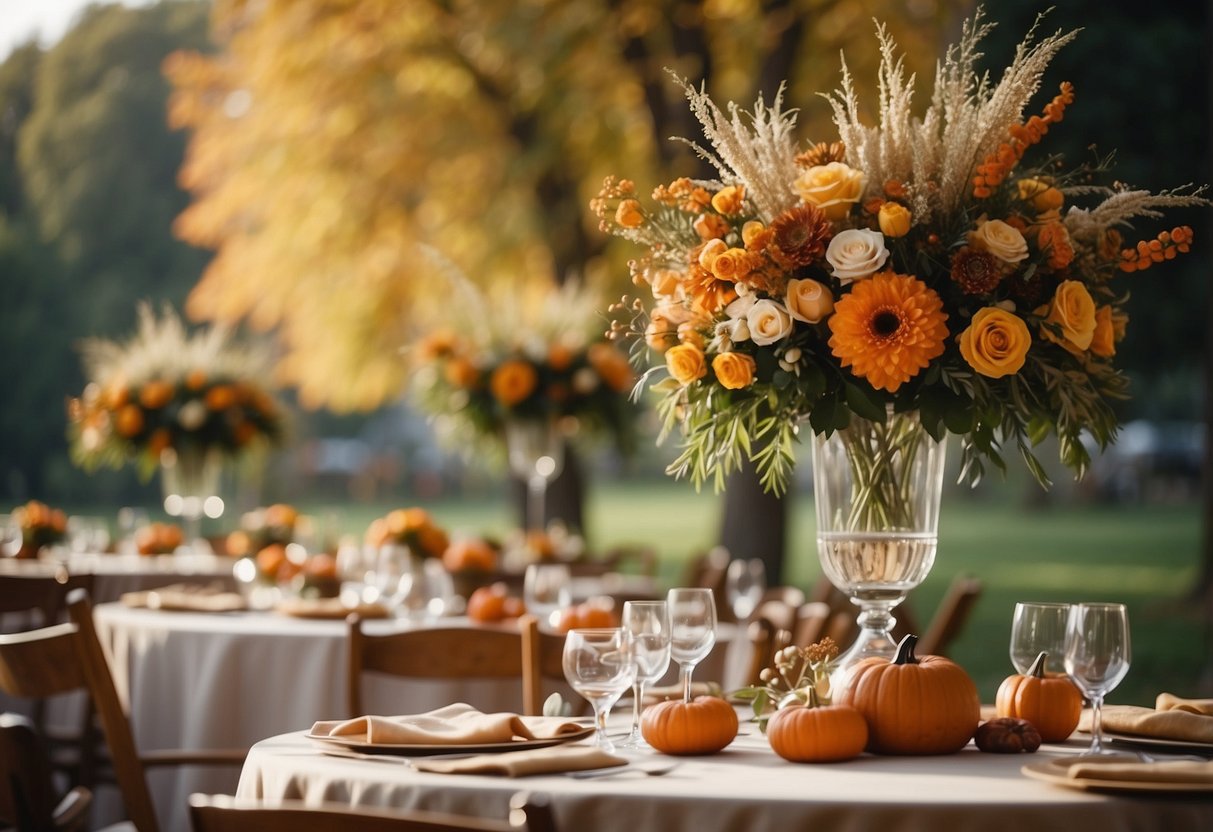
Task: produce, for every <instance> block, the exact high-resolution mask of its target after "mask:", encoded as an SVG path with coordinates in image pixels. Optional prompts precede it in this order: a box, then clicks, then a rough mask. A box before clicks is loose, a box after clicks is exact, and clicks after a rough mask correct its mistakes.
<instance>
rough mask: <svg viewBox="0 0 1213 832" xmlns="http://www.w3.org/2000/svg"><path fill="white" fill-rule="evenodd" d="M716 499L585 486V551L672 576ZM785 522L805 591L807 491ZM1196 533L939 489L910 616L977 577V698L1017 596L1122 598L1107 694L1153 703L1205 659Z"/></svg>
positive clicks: (1151, 521)
mask: <svg viewBox="0 0 1213 832" xmlns="http://www.w3.org/2000/svg"><path fill="white" fill-rule="evenodd" d="M720 500H721V498H720V497H718V496H716V495H714V494H711V493H710V492H705V493H702V494H696V493H695V491H694V489H693V488H691V487H690V486H688V485H686V484H684V483H674V482H664V481H644V482H639V483H635V482H616V483H597V484H595V485H594V487H593V488H592V490H591V493H590V495H589V505H588V521H587V522H588V524H589V529H588V532H589V536H590V539H591V541H592V543H593V545H594V547H595V548H596V549H605V548H608V547H610V546H612V545H614V544H619V543H647V544H650V545H653V546H655V547H657V549H658V550H659V551H660V552H661V555H662V571H661V574H662V578H663V579H664V580H665V581H666V582H674V581H677V580H678V576H679V575H681V566H682V562H683V560H684V559H685V558H686V557H687V556H689V555H691V554H693V553H695V552H698V551H702V550H703V549H704V548H706V547H708V546H710V545H711V544H712V542H713V541H714V540H715V538H716V535H717V533H718V523H719V520H718V516H719V507H720ZM426 505H428V507H429V508H430V509H432V510H433V511H434V513H435V514H436V516H437V517H438V518H439V519H440V520H441V521H442V522H443V523H445V524H447V525H448V526H449V527H450V528H452V529H467V530H469V531H475V530H485V531H490V530H491V531H498V532H499V531H501V530H503V529H505V528H507V527H508V525H509V513H508V507H507V505H506V501H505V500H504V499H503V498H496V497H484V498H475V499H463V500H458V501H448V500H443V501H438V502H432V503H428V504H426ZM382 508H384V507H371V506H365V507H360V508H358V509H346V510H345V513H344V516H343V518H342V520H343V525H346V526H347V527H348V528H365V523H366V522H368V521H369V519H370V518H371V517H373V516H375V514H376V513H377V512H379V511H380V509H382ZM792 517H793V523H792V528H791V530H790V533H791V541H792V542H791V546H790V550H789V564H788V570H787V571H788V576H789V581H790V582H791V583H794V584H796V585H798V586H801V587H803V588H805V589H806V590H807V589H809V588H810V587H812V585H813V584H814V582H815V581H816V580H817V577H818V575H819V574H820V570H819V568H818V566H817V558H816V551H815V545H814V539H813V534H814V518H813V505H812V500H811V497H810V496H808V495H804V496H802V497H800V498H798V499H797V500H796V504H795V506H794V508H793V512H792ZM1199 539H1200V519H1199V512H1198V510H1197V508H1196V506H1194V505H1193V506H1178V507H1170V506H1167V507H1158V506H1150V507H1138V506H1117V507H1081V506H1080V507H1075V506H1066V507H1051V508H1045V509H1038V510H1031V509H1025V508H1024V507H1023V506H1022V501H1021V500H1002V499H999V500H994V499H991V498H990V497H989V496H988V495H986V496H984V497H983V498H975V497H971V496H967V495H964V494H948V495H946V496H945V498H944V506H943V510H942V519H941V523H940V545H939V554H938V557H937V559H936V562H935V568H934V569H933V571H932V573H931V576H930V577H929V578H928V579H927V581H926V583H925V584H924V585H923V586H922V587H921V588H920V589H919V590H918V591H917V592H916V593H915V596H914V598H913V600H912V603H913V606H914V608H915V611H916V612H917V613H918V617H919V618H920V619H923V620H925V619H928V618H929V616H930V612H931V611H932V610H933V609H934V607H935V605H936V603H937V602H938V600H939V598H940V596H941V595H942V594H943V592H944V590H945V589H946V587H947V585H948V583H949V581H950V580H951V579H952V577H953V576H954V575H955V574H956V573H958V572H967V573H971V574H973V575H976V576H978V577H980V578H981V579H982V581H983V582H984V584H985V592H984V593H983V595H982V597H981V599H980V600H979V602H978V604H977V607H976V608H975V610H974V613H973V615H972V617H971V618H970V621H969V624H968V627H967V628H966V630H965V632H964V633H963V635H962V636H961V638H960V639H959V641H958V642H957V643H956V644H955V645H954V647H953V650H952V654H953V657H954V658H955V659H956V660H957V661H959V662H960V663H961V664H963V665H964V666H965V667H966V668H967V669H968V670H969V672H970V673H971V674H972V675H973V677H974V679H975V680H976V681H977V684H978V688H979V690H980V692H981V695H982V698H983V699H984V700H985V701H992V700H993V698H994V693H995V691H996V689H997V687H998V684H999V682H1000V681H1001V680H1002V678H1003V677H1004V676H1006V675H1007V674H1008V673H1010V672H1013V671H1012V668H1011V665H1010V660H1009V658H1008V655H1007V646H1008V640H1009V637H1010V627H1011V613H1012V611H1013V609H1014V606H1015V602H1016V601H1021V600H1040V601H1048V600H1058V601H1081V600H1105V601H1122V602H1124V603H1126V604H1128V605H1129V615H1130V623H1131V627H1132V636H1133V664H1132V669H1131V670H1130V671H1129V675H1128V677H1127V678H1126V679H1125V680H1124V682H1122V684H1121V686H1120V688H1119V689H1118V690H1116V691H1115V692H1113V693H1112V695H1111V696H1110V697H1109V701H1110V702H1117V703H1138V704H1146V703H1152V702H1153V698H1154V695H1155V694H1156V693H1158V692H1159V691H1160V690H1169V691H1172V692H1174V693H1176V694H1179V695H1189V696H1193V695H1196V694H1197V693H1198V692H1200V691H1199V690H1198V680H1199V678H1200V674H1201V671H1202V669H1203V668H1204V667H1205V665H1206V664H1208V663H1209V662H1210V657H1211V655H1213V652H1211V647H1210V643H1209V636H1208V633H1207V630H1206V626H1205V625H1204V624H1203V623H1202V617H1201V615H1202V614H1201V611H1200V610H1199V609H1198V608H1197V607H1196V606H1194V605H1192V604H1189V603H1186V602H1185V601H1184V600H1183V598H1184V595H1185V593H1186V592H1187V591H1188V589H1189V587H1190V586H1191V584H1192V582H1193V580H1194V578H1195V575H1196V563H1197V557H1198V545H1199ZM1204 692H1205V693H1206V694H1207V693H1208V691H1207V690H1206V691H1204Z"/></svg>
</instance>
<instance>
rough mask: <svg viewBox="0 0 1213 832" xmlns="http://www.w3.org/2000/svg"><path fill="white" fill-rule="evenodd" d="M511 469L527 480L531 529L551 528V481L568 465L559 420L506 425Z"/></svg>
mask: <svg viewBox="0 0 1213 832" xmlns="http://www.w3.org/2000/svg"><path fill="white" fill-rule="evenodd" d="M505 444H506V454H507V456H508V458H509V464H510V471H511V472H512V473H513V474H514V475H515V476H517V477H521V478H522V479H524V480H526V486H527V501H526V516H527V531H532V532H542V531H544V529H545V528H546V527H547V514H546V507H545V505H544V500H545V497H546V495H547V489H548V483H550V482H551V481H552V480H554V479H555V478H556V476H557V475H558V474H559V473H560V471H561V469H562V468H564V437H563V436H562V435H561V433H560V427H559V425H558V424H557V422H556V420H555V419H515V420H511V421H509V422H506V425H505Z"/></svg>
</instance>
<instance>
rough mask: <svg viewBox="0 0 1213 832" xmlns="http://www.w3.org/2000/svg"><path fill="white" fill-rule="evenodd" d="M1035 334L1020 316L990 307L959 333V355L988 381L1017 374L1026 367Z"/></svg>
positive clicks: (979, 313)
mask: <svg viewBox="0 0 1213 832" xmlns="http://www.w3.org/2000/svg"><path fill="white" fill-rule="evenodd" d="M1031 346H1032V335H1031V333H1029V332H1028V325H1027V324H1025V323H1024V322H1023V319H1022V318H1020V317H1019V316H1018V315H1013V314H1011V313H1010V312H1007V311H1006V310H1005V309H999V308H998V307H996V306H987V307H986V308H985V309H981V310H979V311H978V312H977V314H976V315H974V316H973V322H972V323H971V324H969V327H968V329H966V330H965V331H964V332H962V333H960V354H961V356H962V357H963V358H964V360H965V361H967V362H968V364H969V366H970V367H972V368H973V369H974V370H976V371H977V372H979V373H981V374H982V375H983V376H986V377H988V378H1002V377H1003V376H1009V375H1014V374H1015V373H1018V372H1019V371H1020V370H1021V369H1022V368H1023V362H1024V359H1025V358H1026V357H1027V355H1028V348H1029V347H1031Z"/></svg>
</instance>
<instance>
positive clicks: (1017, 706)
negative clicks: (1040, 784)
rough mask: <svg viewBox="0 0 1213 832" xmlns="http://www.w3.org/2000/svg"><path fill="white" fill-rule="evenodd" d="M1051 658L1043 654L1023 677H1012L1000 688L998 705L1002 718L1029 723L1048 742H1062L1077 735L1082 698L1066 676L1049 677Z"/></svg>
mask: <svg viewBox="0 0 1213 832" xmlns="http://www.w3.org/2000/svg"><path fill="white" fill-rule="evenodd" d="M1048 658H1049V654H1048V653H1041V654H1040V655H1039V656H1037V657H1036V661H1034V662H1032V666H1031V667H1030V668H1028V672H1027V673H1025V674H1023V675H1022V676H1021V675H1019V674H1015V675H1014V676H1008V677H1007V678H1006V679H1005V680H1003V683H1002V684H1001V685H999V686H998V695H997V696H996V697H995V698H994V705H995V707H996V708H997V709H998V715H999V716H1010V717H1015V718H1017V719H1026V720H1027V721H1028V722H1030V723H1032V724H1033V725H1035V726H1036V730H1037V731H1039V732H1040V738H1041V739H1042V740H1044V741H1045V742H1061V741H1062V740H1064V739H1066V738H1067V737H1069V736H1070V734H1072V733H1074V729H1075V728H1077V727H1078V718H1079V716H1081V715H1082V694H1081V693H1080V692H1079V690H1078V688H1077V687H1075V685H1074V683H1073V682H1071V681H1070V680H1069V679H1068V678H1066V677H1065V676H1045V662H1047V661H1048Z"/></svg>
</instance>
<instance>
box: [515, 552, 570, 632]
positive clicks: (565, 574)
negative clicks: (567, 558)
mask: <svg viewBox="0 0 1213 832" xmlns="http://www.w3.org/2000/svg"><path fill="white" fill-rule="evenodd" d="M571 580H572V577H571V576H570V574H569V568H568V567H567V566H565V565H564V564H563V563H532V564H530V565H529V566H527V568H526V575H525V576H524V577H523V579H522V599H523V601H525V602H526V608H527V611H528V612H531V613H533V614H534V615H535V616H536V617H537V618H538V619H539V620H540V621H542V622H544V623H547V624H550V623H552V616H553V614H554V613H555V612H556V611H557V610H561V609H564V608H565V607H567V606H569V604H571V603H572V600H573V597H572V592H571V590H570V581H571Z"/></svg>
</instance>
